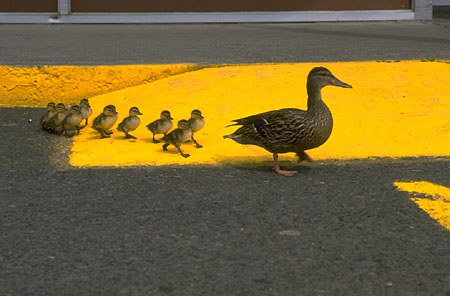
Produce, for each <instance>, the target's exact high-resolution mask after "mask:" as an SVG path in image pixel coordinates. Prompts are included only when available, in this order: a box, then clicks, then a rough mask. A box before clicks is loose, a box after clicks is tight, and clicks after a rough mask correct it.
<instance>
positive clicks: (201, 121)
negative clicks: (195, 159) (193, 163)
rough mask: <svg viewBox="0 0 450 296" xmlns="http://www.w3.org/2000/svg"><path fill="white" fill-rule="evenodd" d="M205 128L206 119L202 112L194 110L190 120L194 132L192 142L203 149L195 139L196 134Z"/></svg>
mask: <svg viewBox="0 0 450 296" xmlns="http://www.w3.org/2000/svg"><path fill="white" fill-rule="evenodd" d="M204 126H205V117H203V115H202V112H201V111H200V110H198V109H194V110H192V112H191V118H190V119H189V127H190V128H191V130H192V137H191V140H192V142H194V144H195V147H197V148H202V147H203V146H202V145H200V144H199V143H198V142H197V141H196V140H195V139H194V133H196V132H198V131H199V130H201V129H202V128H203V127H204Z"/></svg>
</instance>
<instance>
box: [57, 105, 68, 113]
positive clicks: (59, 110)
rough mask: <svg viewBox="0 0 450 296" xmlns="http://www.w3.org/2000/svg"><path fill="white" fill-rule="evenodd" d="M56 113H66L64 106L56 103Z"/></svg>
mask: <svg viewBox="0 0 450 296" xmlns="http://www.w3.org/2000/svg"><path fill="white" fill-rule="evenodd" d="M56 112H58V113H64V112H66V106H65V105H64V104H63V103H58V105H56Z"/></svg>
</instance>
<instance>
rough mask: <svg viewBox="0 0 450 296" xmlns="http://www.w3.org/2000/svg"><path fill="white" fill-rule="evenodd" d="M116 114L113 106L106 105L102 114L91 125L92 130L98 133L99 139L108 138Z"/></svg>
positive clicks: (115, 119)
mask: <svg viewBox="0 0 450 296" xmlns="http://www.w3.org/2000/svg"><path fill="white" fill-rule="evenodd" d="M117 117H118V113H117V111H116V107H115V106H114V105H107V106H105V108H103V112H102V113H100V115H98V116H97V117H96V118H95V119H94V122H93V123H92V128H93V129H95V130H97V131H98V132H99V133H100V138H101V139H103V138H109V137H110V136H111V134H112V133H113V131H111V130H110V128H112V127H113V125H114V124H115V123H116V121H117Z"/></svg>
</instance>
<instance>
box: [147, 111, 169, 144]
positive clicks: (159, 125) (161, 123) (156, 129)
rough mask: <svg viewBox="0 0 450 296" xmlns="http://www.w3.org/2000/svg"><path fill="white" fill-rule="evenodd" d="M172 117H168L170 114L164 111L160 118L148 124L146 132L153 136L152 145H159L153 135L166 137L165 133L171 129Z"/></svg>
mask: <svg viewBox="0 0 450 296" xmlns="http://www.w3.org/2000/svg"><path fill="white" fill-rule="evenodd" d="M172 120H173V118H172V116H170V112H169V111H167V110H164V111H162V112H161V117H160V118H159V119H157V120H155V121H153V122H151V123H149V124H147V128H148V130H149V131H150V132H151V133H152V134H153V143H159V141H158V140H156V139H155V135H157V134H164V136H166V135H167V132H168V131H170V130H171V129H172V127H173V123H172Z"/></svg>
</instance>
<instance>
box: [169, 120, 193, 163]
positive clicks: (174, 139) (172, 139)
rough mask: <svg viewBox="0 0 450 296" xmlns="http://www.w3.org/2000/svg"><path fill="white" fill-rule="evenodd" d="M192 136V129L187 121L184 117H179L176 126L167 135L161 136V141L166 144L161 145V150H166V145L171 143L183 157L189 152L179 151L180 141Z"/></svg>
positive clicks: (187, 155)
mask: <svg viewBox="0 0 450 296" xmlns="http://www.w3.org/2000/svg"><path fill="white" fill-rule="evenodd" d="M191 138H192V130H191V129H190V127H189V122H188V121H187V120H186V119H181V120H180V121H178V128H176V129H174V130H173V131H171V132H170V133H168V134H167V135H165V136H164V137H162V138H161V141H162V142H165V143H166V144H164V145H163V150H164V151H167V147H168V146H169V145H170V144H172V145H174V146H175V147H176V148H177V150H178V152H180V154H181V156H183V157H184V158H187V157H189V156H190V155H189V154H185V153H183V151H181V148H180V146H181V143H184V142H187V141H189V140H190V139H191Z"/></svg>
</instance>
